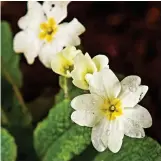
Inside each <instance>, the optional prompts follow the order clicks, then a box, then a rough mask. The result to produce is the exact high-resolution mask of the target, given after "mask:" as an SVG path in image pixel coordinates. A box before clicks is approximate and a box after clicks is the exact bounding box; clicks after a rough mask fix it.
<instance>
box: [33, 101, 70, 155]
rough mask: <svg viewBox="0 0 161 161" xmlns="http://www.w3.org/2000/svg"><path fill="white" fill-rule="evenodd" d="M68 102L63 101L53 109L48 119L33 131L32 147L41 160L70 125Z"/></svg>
mask: <svg viewBox="0 0 161 161" xmlns="http://www.w3.org/2000/svg"><path fill="white" fill-rule="evenodd" d="M71 112H72V108H71V107H70V101H68V100H64V101H63V102H62V103H59V104H57V105H56V106H55V107H53V108H52V109H51V110H50V112H49V115H48V117H47V118H46V119H45V120H44V121H42V122H40V123H39V124H38V126H37V128H36V130H35V131H34V145H35V149H36V151H37V154H38V156H39V157H40V158H41V157H42V156H44V155H45V153H47V151H48V149H49V148H50V146H51V145H52V144H53V143H54V141H55V140H56V139H57V138H58V137H59V136H60V135H62V134H63V133H64V132H65V131H67V130H68V129H69V128H70V126H71V125H72V122H71V119H70V115H71Z"/></svg>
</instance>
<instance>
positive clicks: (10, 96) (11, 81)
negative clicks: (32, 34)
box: [1, 21, 32, 125]
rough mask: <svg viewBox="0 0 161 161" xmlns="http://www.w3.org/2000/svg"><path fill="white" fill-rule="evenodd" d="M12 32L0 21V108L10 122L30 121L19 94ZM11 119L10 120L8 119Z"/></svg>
mask: <svg viewBox="0 0 161 161" xmlns="http://www.w3.org/2000/svg"><path fill="white" fill-rule="evenodd" d="M12 39H13V38H12V32H11V28H10V26H9V24H8V23H7V22H5V21H2V23H1V48H2V50H1V63H2V66H1V69H2V73H1V74H2V77H1V82H2V93H3V94H2V108H3V110H4V113H5V114H6V116H8V119H9V121H10V122H11V123H12V124H17V123H18V124H24V125H28V124H30V123H31V119H32V118H31V115H30V113H29V111H28V108H27V107H26V105H25V103H24V100H23V98H22V96H21V92H20V90H19V88H20V87H21V85H22V75H21V71H20V68H19V65H20V56H19V55H17V54H15V53H14V52H13V40H12ZM10 119H11V120H10Z"/></svg>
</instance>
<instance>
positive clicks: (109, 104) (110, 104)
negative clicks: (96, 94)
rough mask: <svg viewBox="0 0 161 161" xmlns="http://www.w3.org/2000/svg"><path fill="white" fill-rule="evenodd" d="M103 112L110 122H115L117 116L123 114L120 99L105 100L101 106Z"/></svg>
mask: <svg viewBox="0 0 161 161" xmlns="http://www.w3.org/2000/svg"><path fill="white" fill-rule="evenodd" d="M101 112H103V114H104V115H105V116H106V118H107V119H108V120H115V119H116V117H117V116H120V115H122V114H123V112H122V103H121V101H120V99H118V98H114V99H112V100H105V101H104V103H103V105H102V106H101Z"/></svg>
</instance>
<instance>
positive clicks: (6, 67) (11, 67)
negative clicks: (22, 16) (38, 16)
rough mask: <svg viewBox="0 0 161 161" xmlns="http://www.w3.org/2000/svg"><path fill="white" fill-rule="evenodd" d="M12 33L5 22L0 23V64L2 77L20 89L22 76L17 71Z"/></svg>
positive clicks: (17, 58)
mask: <svg viewBox="0 0 161 161" xmlns="http://www.w3.org/2000/svg"><path fill="white" fill-rule="evenodd" d="M12 44H13V43H12V32H11V28H10V26H9V24H8V23H7V22H2V23H1V62H2V75H4V76H5V77H7V78H8V79H9V81H10V83H11V82H12V84H15V85H16V86H18V87H20V86H21V85H22V79H21V78H22V75H21V72H20V70H19V61H20V57H19V55H16V54H15V53H14V52H13V45H12Z"/></svg>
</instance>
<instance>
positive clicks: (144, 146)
mask: <svg viewBox="0 0 161 161" xmlns="http://www.w3.org/2000/svg"><path fill="white" fill-rule="evenodd" d="M160 160H161V146H160V145H159V144H158V143H157V142H156V141H154V140H153V139H151V138H149V137H145V138H143V139H132V138H129V137H125V138H124V142H123V146H122V147H121V150H120V151H119V152H118V153H116V154H114V153H112V152H110V151H109V150H106V151H105V152H102V153H99V154H98V155H97V156H96V157H95V159H94V161H160Z"/></svg>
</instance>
